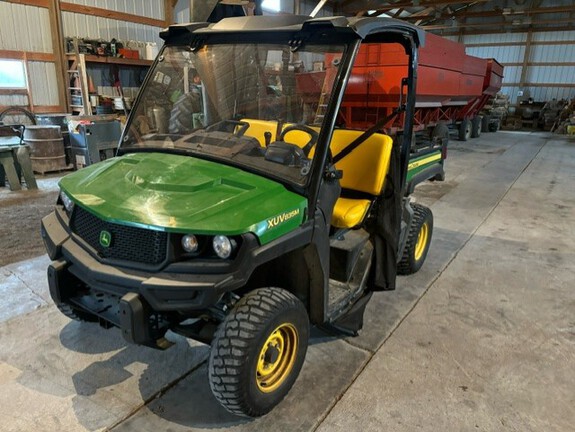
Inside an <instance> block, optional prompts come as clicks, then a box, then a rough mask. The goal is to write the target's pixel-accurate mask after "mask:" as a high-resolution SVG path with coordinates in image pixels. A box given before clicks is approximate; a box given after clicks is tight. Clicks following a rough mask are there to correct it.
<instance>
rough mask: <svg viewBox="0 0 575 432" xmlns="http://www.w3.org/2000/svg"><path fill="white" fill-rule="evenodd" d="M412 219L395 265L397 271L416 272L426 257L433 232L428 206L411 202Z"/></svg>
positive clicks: (407, 273)
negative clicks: (401, 251) (399, 257)
mask: <svg viewBox="0 0 575 432" xmlns="http://www.w3.org/2000/svg"><path fill="white" fill-rule="evenodd" d="M411 207H412V209H413V220H412V221H411V226H410V227H409V233H408V234H407V241H406V242H405V248H404V250H403V255H402V256H401V260H400V261H399V264H398V266H397V273H398V274H400V275H410V274H413V273H416V272H417V271H418V270H419V269H420V268H421V266H422V265H423V263H424V262H425V258H426V257H427V252H428V251H429V245H430V244H431V236H432V234H433V213H432V212H431V209H429V208H428V207H425V206H422V205H421V204H415V203H412V204H411Z"/></svg>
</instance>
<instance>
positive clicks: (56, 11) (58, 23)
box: [48, 0, 70, 111]
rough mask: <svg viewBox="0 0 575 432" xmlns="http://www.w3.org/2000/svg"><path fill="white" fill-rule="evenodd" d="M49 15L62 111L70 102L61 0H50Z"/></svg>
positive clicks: (59, 103) (59, 101) (59, 102)
mask: <svg viewBox="0 0 575 432" xmlns="http://www.w3.org/2000/svg"><path fill="white" fill-rule="evenodd" d="M48 15H49V17H50V34H51V35H52V50H53V52H54V60H55V64H56V85H57V86H58V105H59V106H60V108H61V110H62V111H65V110H66V108H65V107H66V106H68V104H69V102H70V101H68V100H67V98H68V94H67V93H68V92H67V91H66V89H67V87H68V85H67V84H66V80H67V74H68V73H67V70H68V60H67V59H66V53H65V52H64V35H63V31H62V11H61V10H60V0H50V1H49V3H48Z"/></svg>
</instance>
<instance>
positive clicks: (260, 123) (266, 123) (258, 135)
mask: <svg viewBox="0 0 575 432" xmlns="http://www.w3.org/2000/svg"><path fill="white" fill-rule="evenodd" d="M240 121H244V122H248V123H249V124H250V127H249V128H248V129H247V130H246V132H245V134H244V135H246V136H249V137H252V138H255V139H257V140H258V141H259V143H260V145H261V146H262V147H265V145H266V139H265V133H266V132H269V133H271V134H272V139H271V140H272V141H275V140H276V131H277V128H278V122H277V121H275V120H259V119H249V118H245V119H241V120H240ZM238 128H239V127H238Z"/></svg>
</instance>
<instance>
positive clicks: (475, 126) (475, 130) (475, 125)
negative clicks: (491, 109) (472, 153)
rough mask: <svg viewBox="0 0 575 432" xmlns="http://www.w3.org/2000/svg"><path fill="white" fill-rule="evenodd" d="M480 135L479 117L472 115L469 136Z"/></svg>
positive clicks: (476, 136)
mask: <svg viewBox="0 0 575 432" xmlns="http://www.w3.org/2000/svg"><path fill="white" fill-rule="evenodd" d="M480 136H481V117H479V116H478V117H473V120H471V138H479V137H480Z"/></svg>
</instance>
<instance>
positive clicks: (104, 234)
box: [100, 231, 112, 248]
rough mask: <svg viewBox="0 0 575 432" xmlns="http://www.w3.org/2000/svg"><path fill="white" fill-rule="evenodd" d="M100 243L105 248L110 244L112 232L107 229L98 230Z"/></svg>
mask: <svg viewBox="0 0 575 432" xmlns="http://www.w3.org/2000/svg"><path fill="white" fill-rule="evenodd" d="M100 244H101V245H102V246H104V247H105V248H107V247H110V245H111V244H112V234H110V232H109V231H100Z"/></svg>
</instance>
